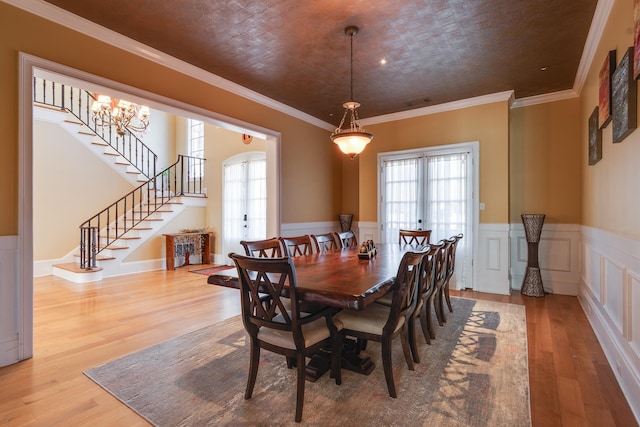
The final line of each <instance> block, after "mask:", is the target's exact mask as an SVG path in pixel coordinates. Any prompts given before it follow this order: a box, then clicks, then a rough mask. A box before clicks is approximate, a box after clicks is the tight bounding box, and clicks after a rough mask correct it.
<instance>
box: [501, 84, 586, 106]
mask: <svg viewBox="0 0 640 427" xmlns="http://www.w3.org/2000/svg"><path fill="white" fill-rule="evenodd" d="M579 96H580V94H579V93H578V92H576V91H575V90H574V89H567V90H562V91H559V92H553V93H546V94H544V95H536V96H529V97H527V98H520V99H516V100H515V101H513V104H511V108H520V107H529V106H531V105H537V104H546V103H547V102H556V101H564V100H565V99H573V98H577V97H579Z"/></svg>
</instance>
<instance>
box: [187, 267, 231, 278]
mask: <svg viewBox="0 0 640 427" xmlns="http://www.w3.org/2000/svg"><path fill="white" fill-rule="evenodd" d="M233 269H235V267H234V266H232V265H219V266H217V267H207V268H201V269H198V270H189V273H196V274H203V275H205V276H210V275H212V274H215V273H217V272H219V271H223V270H233Z"/></svg>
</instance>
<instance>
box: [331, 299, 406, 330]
mask: <svg viewBox="0 0 640 427" xmlns="http://www.w3.org/2000/svg"><path fill="white" fill-rule="evenodd" d="M390 311H391V309H390V308H389V307H387V306H386V305H382V304H371V305H370V306H369V307H367V308H365V309H364V310H361V311H358V310H342V311H341V312H340V313H338V314H336V315H335V316H334V317H333V321H334V322H335V324H336V326H338V329H341V328H344V329H349V330H352V331H359V332H365V333H368V334H375V335H382V328H384V325H385V324H386V323H387V320H389V312H390ZM402 325H404V317H402V316H401V317H400V320H399V321H398V324H397V325H396V329H395V330H396V331H397V330H398V329H400V328H401V327H402Z"/></svg>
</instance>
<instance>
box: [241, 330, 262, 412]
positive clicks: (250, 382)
mask: <svg viewBox="0 0 640 427" xmlns="http://www.w3.org/2000/svg"><path fill="white" fill-rule="evenodd" d="M249 359H250V360H249V378H248V379H247V389H246V390H245V392H244V398H245V399H251V395H252V394H253V387H254V386H255V385H256V377H257V376H258V364H259V362H260V346H259V345H258V343H256V342H254V341H253V339H252V340H251V350H250V355H249Z"/></svg>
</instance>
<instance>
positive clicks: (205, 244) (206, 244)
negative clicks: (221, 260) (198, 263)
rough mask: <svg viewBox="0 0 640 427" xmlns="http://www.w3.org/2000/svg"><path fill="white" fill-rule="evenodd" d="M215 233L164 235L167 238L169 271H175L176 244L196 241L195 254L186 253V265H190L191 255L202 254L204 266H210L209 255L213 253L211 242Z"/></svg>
mask: <svg viewBox="0 0 640 427" xmlns="http://www.w3.org/2000/svg"><path fill="white" fill-rule="evenodd" d="M212 234H213V233H212V232H211V231H205V232H202V233H169V234H163V236H165V237H166V246H167V270H175V269H176V266H175V257H176V244H180V243H189V242H194V241H195V247H194V249H195V252H194V253H190V252H188V251H186V252H185V255H186V256H185V265H189V255H194V254H202V264H209V256H210V255H209V254H210V253H211V240H212V237H211V235H212Z"/></svg>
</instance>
